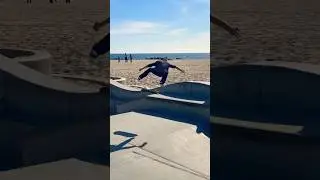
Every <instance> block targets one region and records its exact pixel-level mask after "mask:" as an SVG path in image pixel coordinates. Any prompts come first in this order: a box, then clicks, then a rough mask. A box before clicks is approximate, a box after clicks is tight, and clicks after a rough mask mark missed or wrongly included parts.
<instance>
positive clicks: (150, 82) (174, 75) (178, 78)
mask: <svg viewBox="0 0 320 180" xmlns="http://www.w3.org/2000/svg"><path fill="white" fill-rule="evenodd" d="M152 62H154V60H135V61H133V63H132V64H131V63H130V62H128V63H125V62H123V61H122V62H120V63H118V61H111V64H110V75H111V76H116V77H124V78H126V81H125V84H127V85H138V86H143V87H150V88H152V87H156V86H158V85H159V82H160V79H161V78H159V77H157V76H155V75H153V74H151V73H150V75H149V76H147V77H146V78H144V79H143V80H141V81H138V80H137V78H138V76H139V74H140V73H142V72H143V71H141V72H139V69H140V68H142V67H144V66H145V65H147V64H149V63H152ZM170 63H171V64H174V65H176V66H178V67H179V68H181V69H183V70H185V71H186V73H185V74H183V73H181V72H180V71H178V70H175V69H170V70H169V75H168V79H167V84H171V83H176V82H182V81H210V61H209V59H207V60H172V61H170Z"/></svg>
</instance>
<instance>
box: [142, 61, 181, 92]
mask: <svg viewBox="0 0 320 180" xmlns="http://www.w3.org/2000/svg"><path fill="white" fill-rule="evenodd" d="M145 68H148V69H147V70H146V71H144V72H143V73H142V74H140V76H139V78H138V80H139V81H140V80H142V79H143V78H145V77H146V76H148V74H149V73H150V72H151V73H152V74H154V75H156V76H158V77H161V81H160V85H161V86H163V85H164V83H166V80H167V77H168V74H169V68H174V69H178V70H179V71H181V72H182V73H184V70H182V69H180V68H178V67H177V66H175V65H172V64H170V63H168V62H167V59H164V58H162V59H161V60H160V61H156V62H154V63H151V64H148V65H146V66H145V67H143V68H141V69H139V71H142V70H143V69H145Z"/></svg>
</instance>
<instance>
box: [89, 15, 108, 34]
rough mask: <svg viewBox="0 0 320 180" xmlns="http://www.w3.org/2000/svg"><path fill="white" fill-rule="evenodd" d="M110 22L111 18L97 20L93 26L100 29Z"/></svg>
mask: <svg viewBox="0 0 320 180" xmlns="http://www.w3.org/2000/svg"><path fill="white" fill-rule="evenodd" d="M109 23H110V18H107V19H105V20H104V21H102V22H96V23H95V24H94V26H93V29H94V30H96V31H98V30H99V29H100V28H102V27H103V26H105V25H107V24H109Z"/></svg>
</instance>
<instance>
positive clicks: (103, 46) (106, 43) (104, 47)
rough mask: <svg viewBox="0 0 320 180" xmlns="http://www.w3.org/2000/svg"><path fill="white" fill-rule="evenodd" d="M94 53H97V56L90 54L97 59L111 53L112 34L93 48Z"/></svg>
mask: <svg viewBox="0 0 320 180" xmlns="http://www.w3.org/2000/svg"><path fill="white" fill-rule="evenodd" d="M92 51H95V52H96V53H97V55H93V54H92V53H91V54H90V55H91V56H92V57H94V58H97V57H98V56H100V55H102V54H106V53H107V52H109V51H110V34H108V35H106V36H105V37H104V38H103V39H102V40H100V41H99V42H98V43H96V44H95V45H94V46H93V47H92V50H91V52H92Z"/></svg>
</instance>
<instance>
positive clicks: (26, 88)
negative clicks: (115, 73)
mask: <svg viewBox="0 0 320 180" xmlns="http://www.w3.org/2000/svg"><path fill="white" fill-rule="evenodd" d="M0 80H1V81H0V82H2V84H1V88H0V89H1V91H2V92H3V99H2V102H3V106H4V108H5V109H6V111H5V112H6V114H7V115H10V116H14V118H16V119H17V120H19V121H23V122H24V121H25V122H27V123H31V124H37V125H53V124H60V123H69V122H75V121H81V120H89V119H90V120H93V119H100V118H107V117H108V105H109V102H108V99H107V97H108V94H107V93H108V92H103V91H100V90H99V89H92V88H87V87H82V86H78V85H76V84H71V83H67V82H64V81H60V80H57V79H54V78H51V77H49V76H46V75H44V74H42V73H40V72H37V71H35V70H32V69H30V68H28V67H26V66H24V65H21V64H19V63H16V62H13V61H11V60H8V59H2V60H0ZM43 119H46V121H44V120H43Z"/></svg>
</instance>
